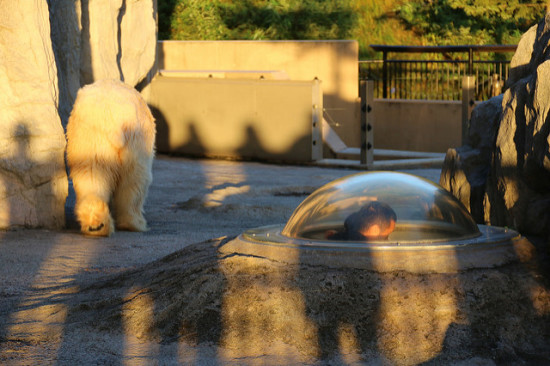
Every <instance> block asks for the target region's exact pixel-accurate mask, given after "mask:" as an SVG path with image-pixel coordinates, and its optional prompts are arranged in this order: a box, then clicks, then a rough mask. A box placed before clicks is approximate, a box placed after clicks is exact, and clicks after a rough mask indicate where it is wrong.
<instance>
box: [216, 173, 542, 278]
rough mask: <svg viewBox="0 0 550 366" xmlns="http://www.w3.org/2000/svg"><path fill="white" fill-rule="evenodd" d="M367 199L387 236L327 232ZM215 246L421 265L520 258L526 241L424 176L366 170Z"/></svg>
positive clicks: (347, 261) (313, 258) (293, 258)
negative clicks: (282, 221) (388, 221)
mask: <svg viewBox="0 0 550 366" xmlns="http://www.w3.org/2000/svg"><path fill="white" fill-rule="evenodd" d="M369 202H380V203H385V204H387V205H389V206H390V207H391V208H392V209H393V211H394V212H395V215H396V217H397V219H396V221H395V229H394V230H393V232H391V234H389V236H388V237H387V238H384V239H372V240H369V239H364V240H342V239H330V238H328V239H327V233H329V232H339V231H340V232H341V231H342V230H344V222H345V221H346V218H348V217H349V216H350V215H352V214H353V213H356V212H358V211H359V210H360V209H361V208H362V207H364V206H365V205H366V204H368V203H369ZM220 250H221V251H222V252H227V253H229V252H232V253H241V254H248V255H255V256H261V257H266V258H269V259H273V260H277V261H282V262H287V263H307V264H323V265H330V266H343V267H350V268H361V269H371V270H375V271H380V272H387V271H395V270H406V271H410V272H413V273H424V272H456V271H460V270H465V269H471V268H489V267H494V266H498V265H502V264H505V263H508V262H511V261H514V260H518V259H521V260H525V259H528V258H529V257H530V256H531V253H532V246H531V244H530V243H529V242H528V241H527V240H525V239H523V238H522V237H521V236H520V235H519V234H518V233H517V232H516V231H514V230H510V229H507V228H499V227H491V226H485V225H479V226H478V225H477V224H476V223H475V221H474V220H473V218H472V217H471V215H470V213H469V212H468V211H467V210H466V208H464V206H463V205H462V204H461V203H460V202H459V201H458V200H457V199H456V198H455V197H454V196H452V195H451V194H450V193H449V192H447V191H446V190H444V189H443V188H441V187H440V186H438V185H437V184H435V183H433V182H431V181H428V180H425V179H423V178H420V177H417V176H414V175H410V174H405V173H398V172H368V173H360V174H354V175H351V176H348V177H344V178H341V179H338V180H336V181H333V182H331V183H328V184H326V185H325V186H323V187H321V188H319V189H318V190H316V191H315V192H313V193H312V194H311V195H310V196H309V197H308V198H306V199H305V200H304V201H303V202H302V203H301V204H300V206H299V207H298V208H297V209H296V210H295V211H294V213H293V214H292V216H291V218H290V219H289V220H288V222H287V224H286V225H284V226H281V225H274V226H266V227H260V228H256V229H251V230H248V231H246V232H244V233H243V234H241V235H240V236H238V237H237V238H236V239H235V240H233V241H230V242H228V243H227V244H226V245H224V246H223V247H222V248H220Z"/></svg>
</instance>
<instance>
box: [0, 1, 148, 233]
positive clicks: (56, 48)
mask: <svg viewBox="0 0 550 366" xmlns="http://www.w3.org/2000/svg"><path fill="white" fill-rule="evenodd" d="M155 8H156V0H117V1H110V0H97V1H90V0H76V1H74V0H56V1H47V2H46V1H38V0H32V1H26V2H14V1H10V0H0V36H1V37H0V110H1V111H2V113H1V114H0V126H2V129H1V131H0V228H11V227H17V226H25V227H42V226H43V227H55V228H58V227H61V226H62V225H63V224H64V201H65V197H66V196H67V190H68V182H67V177H66V173H65V167H64V149H65V137H64V132H63V127H62V126H63V125H66V122H67V119H68V116H69V114H70V111H71V109H72V106H73V103H74V100H75V98H76V93H77V91H78V89H79V88H80V86H81V85H83V84H87V83H90V82H93V81H94V80H98V79H102V78H109V79H122V80H124V81H125V82H126V83H128V84H130V85H133V86H135V85H136V84H137V83H139V82H140V81H141V80H143V79H144V78H145V77H146V76H147V74H148V73H149V72H150V71H151V69H152V68H153V65H154V60H155V50H156V13H155Z"/></svg>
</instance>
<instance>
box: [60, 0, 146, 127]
mask: <svg viewBox="0 0 550 366" xmlns="http://www.w3.org/2000/svg"><path fill="white" fill-rule="evenodd" d="M155 9H156V0H94V1H91V0H77V1H74V0H57V1H52V2H50V19H51V23H52V40H53V46H54V51H55V55H56V62H57V69H58V73H59V90H60V107H59V110H60V115H61V120H62V121H63V124H64V125H65V124H66V122H67V119H68V116H69V113H70V111H71V108H72V105H73V103H74V100H75V98H76V93H77V91H78V89H79V88H80V87H81V86H84V85H86V84H91V83H92V82H94V81H96V80H100V79H118V80H123V81H124V82H126V83H127V84H129V85H132V86H135V85H137V84H138V83H139V82H140V81H142V80H143V79H144V78H145V77H146V76H147V74H148V73H149V72H150V71H151V70H152V68H153V65H154V63H155V56H156V11H155Z"/></svg>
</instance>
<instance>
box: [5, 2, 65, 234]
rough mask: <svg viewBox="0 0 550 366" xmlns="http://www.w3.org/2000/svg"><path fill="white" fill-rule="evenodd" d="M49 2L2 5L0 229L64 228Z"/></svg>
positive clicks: (61, 138)
mask: <svg viewBox="0 0 550 366" xmlns="http://www.w3.org/2000/svg"><path fill="white" fill-rule="evenodd" d="M49 34H50V24H49V22H48V6H47V4H46V2H45V1H41V0H32V1H24V2H19V1H8V0H4V1H0V35H1V37H0V111H1V113H0V126H2V128H0V228H7V227H13V226H25V227H35V226H45V227H56V228H58V227H61V226H63V225H64V217H65V216H64V203H65V197H66V196H67V175H66V173H65V165H64V161H63V153H64V150H65V138H64V135H63V128H62V126H61V121H60V118H59V115H58V112H57V104H58V95H59V94H58V89H57V82H58V79H57V70H56V65H55V59H54V55H53V52H52V44H51V40H50V37H49Z"/></svg>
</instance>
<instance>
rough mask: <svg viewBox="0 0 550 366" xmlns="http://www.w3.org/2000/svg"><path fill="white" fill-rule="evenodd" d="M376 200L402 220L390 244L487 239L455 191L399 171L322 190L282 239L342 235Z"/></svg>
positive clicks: (367, 175) (301, 208)
mask: <svg viewBox="0 0 550 366" xmlns="http://www.w3.org/2000/svg"><path fill="white" fill-rule="evenodd" d="M372 201H376V202H381V203H385V204H387V205H389V206H390V207H391V208H392V209H393V211H394V212H395V214H396V216H397V220H396V225H395V230H394V231H393V232H392V233H391V234H390V235H389V237H388V238H387V241H389V242H400V243H404V242H409V243H413V242H415V243H426V242H434V241H446V240H452V239H459V238H460V239H466V238H473V237H477V236H480V235H481V233H480V231H479V229H478V227H477V224H476V223H475V221H474V220H473V219H472V217H471V216H470V213H469V212H468V211H467V210H466V208H464V206H463V205H462V204H461V203H460V202H459V201H458V200H457V199H456V198H455V197H454V196H452V195H451V194H450V193H449V192H447V191H446V190H444V189H443V188H441V187H439V186H438V185H436V184H434V183H432V182H430V181H428V180H425V179H423V178H420V177H417V176H414V175H410V174H404V173H396V172H372V173H361V174H356V175H352V176H349V177H345V178H342V179H338V180H336V181H333V182H331V183H329V184H327V185H325V186H323V187H321V188H320V189H318V190H316V191H315V192H313V193H312V194H311V195H310V196H309V197H308V198H307V199H306V200H304V202H302V204H301V205H300V206H299V207H298V208H297V209H296V210H295V211H294V214H293V215H292V217H291V218H290V220H289V221H288V223H287V224H286V226H285V227H284V229H283V230H282V235H283V236H287V237H289V238H297V239H298V238H301V239H315V240H325V233H326V232H327V231H328V230H342V229H343V227H344V222H345V220H346V218H348V217H349V216H350V215H351V214H353V213H354V212H357V211H359V210H360V209H361V207H364V206H365V205H366V204H368V203H369V202H372ZM359 241H361V240H359Z"/></svg>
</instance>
